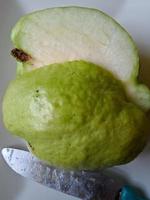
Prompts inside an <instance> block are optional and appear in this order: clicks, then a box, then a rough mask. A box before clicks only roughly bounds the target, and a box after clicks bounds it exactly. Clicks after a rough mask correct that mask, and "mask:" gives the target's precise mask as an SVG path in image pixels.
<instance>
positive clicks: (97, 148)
mask: <svg viewBox="0 0 150 200" xmlns="http://www.w3.org/2000/svg"><path fill="white" fill-rule="evenodd" d="M3 118H4V123H5V126H6V128H7V129H8V130H9V131H10V132H12V133H13V134H14V135H17V136H19V137H22V138H24V139H25V140H26V141H27V142H28V143H29V144H30V145H31V149H32V152H33V153H34V154H35V155H36V156H37V157H38V158H40V159H42V160H45V161H47V162H48V163H49V164H51V165H54V166H57V167H63V168H67V169H87V170H95V169H100V168H104V167H108V166H113V165H119V164H123V163H127V162H128V161H130V160H132V159H133V158H135V157H136V156H137V155H138V154H139V152H141V151H142V149H143V147H144V145H145V142H146V138H147V134H146V117H145V114H144V112H143V111H142V110H141V109H140V108H139V107H138V106H136V105H135V104H133V103H131V102H129V101H128V99H127V97H126V94H125V92H124V88H123V86H122V83H121V82H120V81H119V80H117V79H116V78H114V76H113V75H112V74H111V73H110V72H108V71H106V70H105V69H103V68H102V67H100V66H96V65H95V64H92V63H89V62H85V61H72V62H65V63H62V64H51V65H49V66H45V67H42V68H39V69H36V70H34V71H31V72H28V73H24V74H23V75H21V76H18V77H17V78H16V79H15V80H14V81H12V82H11V83H10V85H9V87H8V89H7V91H6V94H5V97H4V101H3Z"/></svg>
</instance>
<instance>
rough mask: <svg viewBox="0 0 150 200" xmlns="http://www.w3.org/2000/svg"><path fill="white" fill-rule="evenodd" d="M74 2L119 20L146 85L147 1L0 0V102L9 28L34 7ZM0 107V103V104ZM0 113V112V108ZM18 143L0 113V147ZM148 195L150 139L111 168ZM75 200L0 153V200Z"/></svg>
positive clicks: (9, 65)
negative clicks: (133, 43) (23, 172)
mask: <svg viewBox="0 0 150 200" xmlns="http://www.w3.org/2000/svg"><path fill="white" fill-rule="evenodd" d="M66 5H78V6H87V7H94V8H99V9H101V10H103V11H105V12H107V13H108V14H110V15H111V16H113V17H114V18H115V19H116V20H117V21H118V22H120V23H121V24H122V25H123V26H124V27H125V28H126V29H127V30H128V32H129V33H130V34H131V35H132V36H133V38H134V40H135V41H136V43H137V45H138V48H139V52H140V57H141V64H142V70H141V77H142V79H143V80H144V82H145V83H147V84H148V85H149V86H150V0H141V1H140V0H91V1H90V0H0V102H2V98H3V94H4V92H5V89H6V87H7V85H8V82H9V81H10V80H11V79H13V78H14V77H15V64H16V63H15V60H14V59H13V58H11V56H10V50H11V48H12V44H11V41H10V30H11V28H12V27H13V25H14V24H15V22H16V21H17V20H18V19H19V17H20V16H22V15H24V14H25V13H28V12H32V11H34V10H38V9H43V8H48V7H54V6H66ZM0 107H1V106H0ZM0 113H1V111H0ZM6 146H15V147H18V146H20V147H21V148H24V147H25V145H24V143H23V141H21V140H20V139H18V138H14V137H12V136H10V135H9V134H8V132H7V131H6V130H5V128H4V126H3V123H2V115H0V149H1V148H3V147H6ZM112 170H113V171H115V173H116V174H117V175H118V176H119V177H122V178H123V179H125V180H126V181H127V183H130V184H131V185H135V186H136V187H137V188H138V187H140V188H141V189H142V191H143V193H145V195H146V196H147V197H149V198H150V142H149V144H148V145H147V147H146V148H145V150H144V151H143V153H141V154H140V155H139V156H138V157H137V159H135V160H134V161H132V162H131V163H129V164H127V165H123V166H121V167H116V168H113V169H112ZM27 199H28V200H30V199H32V200H33V199H36V200H41V199H44V200H75V199H76V198H73V197H70V196H67V195H64V194H61V193H58V192H55V191H54V190H51V189H49V188H46V187H44V186H42V185H39V184H37V183H34V182H32V181H29V180H27V179H25V178H23V177H21V176H18V175H16V174H15V173H14V172H13V171H11V170H10V169H9V168H8V167H7V166H6V164H5V163H4V161H3V160H2V157H1V156H0V200H27Z"/></svg>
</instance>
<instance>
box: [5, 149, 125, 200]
mask: <svg viewBox="0 0 150 200" xmlns="http://www.w3.org/2000/svg"><path fill="white" fill-rule="evenodd" d="M2 155H3V157H4V159H5V161H6V163H7V164H8V165H9V167H10V168H11V169H13V170H14V171H15V172H16V173H18V174H20V175H22V176H24V177H27V178H30V179H32V180H33V181H35V182H38V183H41V184H43V185H45V186H47V187H50V188H53V189H56V190H57V191H60V192H63V193H66V194H69V195H72V196H75V197H78V198H81V199H83V200H114V199H116V197H117V196H118V195H119V190H120V188H121V187H122V185H121V184H120V182H116V181H115V180H114V179H112V178H110V177H108V176H106V175H104V174H103V173H102V172H100V171H95V172H91V171H69V170H68V171H67V170H63V169H59V168H55V167H52V166H49V165H47V164H45V163H44V162H43V161H40V160H38V159H37V158H36V157H35V156H33V155H32V154H31V153H29V152H27V151H23V150H19V149H13V148H4V149H2Z"/></svg>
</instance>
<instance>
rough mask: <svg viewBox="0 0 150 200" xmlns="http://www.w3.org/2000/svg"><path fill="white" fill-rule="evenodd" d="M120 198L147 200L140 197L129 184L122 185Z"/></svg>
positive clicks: (122, 199) (121, 199)
mask: <svg viewBox="0 0 150 200" xmlns="http://www.w3.org/2000/svg"><path fill="white" fill-rule="evenodd" d="M120 200H148V199H145V198H143V197H140V196H139V195H138V194H137V193H136V192H135V191H134V190H133V188H131V187H130V186H124V187H123V188H122V190H121V194H120Z"/></svg>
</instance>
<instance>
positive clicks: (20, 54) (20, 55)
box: [11, 48, 31, 62]
mask: <svg viewBox="0 0 150 200" xmlns="http://www.w3.org/2000/svg"><path fill="white" fill-rule="evenodd" d="M11 55H12V56H14V57H15V58H16V59H17V60H19V61H21V62H27V61H29V60H31V56H30V55H28V54H27V53H25V52H24V51H23V50H21V49H17V48H15V49H13V50H12V51H11Z"/></svg>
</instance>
